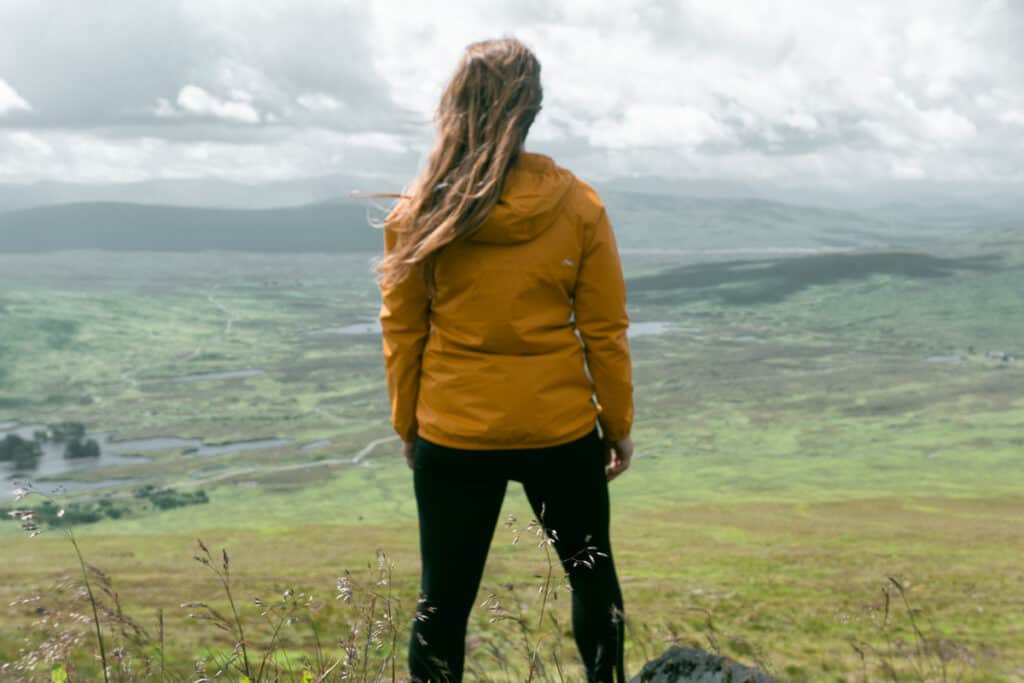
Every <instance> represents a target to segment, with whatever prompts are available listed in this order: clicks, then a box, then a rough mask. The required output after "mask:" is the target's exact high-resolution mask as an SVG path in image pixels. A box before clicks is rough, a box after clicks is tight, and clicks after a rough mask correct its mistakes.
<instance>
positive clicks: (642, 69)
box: [0, 0, 1024, 186]
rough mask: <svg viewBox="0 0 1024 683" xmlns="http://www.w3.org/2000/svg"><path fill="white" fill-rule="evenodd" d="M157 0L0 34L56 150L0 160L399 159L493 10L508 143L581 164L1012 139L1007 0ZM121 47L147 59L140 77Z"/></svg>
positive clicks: (958, 167)
mask: <svg viewBox="0 0 1024 683" xmlns="http://www.w3.org/2000/svg"><path fill="white" fill-rule="evenodd" d="M36 2H37V3H39V5H45V4H46V3H48V2H56V0H36ZM156 4H159V7H158V8H155V9H154V8H153V6H150V5H149V4H146V3H143V4H139V5H137V6H136V5H132V7H133V8H135V9H132V10H131V11H127V10H124V9H123V8H122V9H119V10H118V11H117V12H104V11H103V10H100V9H96V10H90V11H92V12H93V13H94V14H95V15H96V17H95V18H96V21H95V22H94V24H95V27H96V28H95V30H96V31H98V32H101V33H102V35H101V36H99V37H101V38H102V40H85V39H84V38H83V37H82V34H81V28H80V25H81V21H80V19H81V16H80V15H76V16H69V17H67V18H57V19H53V18H52V17H50V18H51V19H52V21H54V22H56V24H55V25H54V26H53V27H52V28H53V32H52V36H53V38H52V40H51V41H50V42H47V43H46V44H45V45H43V46H42V47H40V48H39V51H43V50H44V48H45V54H48V55H50V54H53V55H58V56H55V57H53V60H52V61H53V63H57V64H61V65H67V66H66V67H65V66H62V67H61V68H60V69H47V70H42V71H41V72H40V73H39V74H38V75H36V73H35V71H36V70H37V69H43V67H42V66H37V65H40V64H44V62H45V60H42V59H40V57H39V55H38V54H37V53H36V52H33V50H34V49H35V48H34V47H33V43H32V42H30V41H25V40H23V41H21V42H18V43H17V44H15V45H14V46H13V47H11V46H5V45H4V43H3V41H0V63H4V64H9V63H10V64H14V65H15V67H16V68H12V70H11V71H7V72H5V74H4V75H5V76H6V77H8V78H10V79H11V80H12V82H17V83H18V84H19V88H20V89H21V92H20V93H15V92H14V91H13V90H12V89H10V86H8V85H7V84H6V83H5V82H4V81H0V112H2V111H4V110H5V103H6V110H7V111H8V112H9V115H8V116H4V117H0V126H8V127H10V128H11V129H14V128H17V129H18V130H24V131H29V132H31V133H32V134H33V135H35V136H36V137H37V139H39V140H40V141H42V142H44V143H46V144H48V145H50V146H51V147H52V149H53V150H54V154H53V155H52V157H51V158H50V162H48V163H49V165H47V163H44V162H43V161H41V159H43V157H42V156H39V155H38V154H36V153H33V152H30V151H28V150H27V149H23V148H22V147H17V150H18V151H17V155H16V158H17V159H20V160H23V162H22V161H10V160H9V159H5V164H6V165H5V167H4V168H5V169H15V170H8V171H5V173H9V174H10V175H12V176H16V175H19V173H20V176H21V177H29V176H32V177H53V178H61V177H63V175H64V174H66V175H67V176H68V177H78V178H81V177H91V176H92V175H97V176H103V175H104V174H112V173H115V172H116V168H115V166H114V163H113V162H112V161H109V160H108V159H107V158H106V157H104V156H103V154H99V156H98V157H96V158H95V159H90V157H89V156H88V155H85V154H78V153H77V152H76V151H74V150H81V149H84V147H83V145H84V140H85V139H87V138H90V139H92V140H93V141H94V143H95V147H94V148H93V151H97V150H105V149H113V150H116V152H114V153H115V156H117V155H119V159H120V161H119V163H124V164H126V166H125V168H127V169H132V170H130V171H125V172H126V173H139V174H146V173H150V174H155V175H161V174H163V173H165V172H166V173H188V172H192V171H194V172H195V173H197V174H200V175H202V174H206V173H218V174H224V175H227V176H230V177H241V176H248V177H251V178H253V179H257V178H260V177H270V176H272V177H277V176H278V175H279V174H281V173H288V172H293V173H295V174H298V175H306V174H314V173H319V172H329V171H330V170H331V169H333V168H335V164H345V165H347V166H348V167H349V169H348V170H353V167H354V166H357V165H358V164H365V165H366V167H365V168H366V169H373V168H374V167H375V165H377V164H382V165H390V166H388V168H389V169H392V170H395V169H397V170H398V171H400V172H401V173H404V174H407V175H408V174H411V173H412V172H414V171H415V169H416V162H417V159H420V160H422V156H423V154H425V152H426V151H427V150H428V149H429V147H430V144H431V141H432V136H433V126H432V121H431V119H432V115H433V112H434V108H435V107H436V104H437V99H438V97H439V95H440V93H441V90H442V88H443V87H444V85H445V82H446V80H447V79H448V77H449V76H450V74H451V72H452V70H453V68H454V66H455V64H456V62H457V60H458V59H459V57H460V54H461V52H462V50H463V48H464V46H465V45H466V44H468V43H470V42H472V41H475V40H479V39H482V38H486V37H495V36H500V35H502V34H506V33H511V34H515V35H517V36H519V37H520V38H522V39H524V40H525V42H527V43H528V44H529V45H530V46H531V47H533V48H534V49H535V51H536V52H537V54H538V56H539V58H540V60H541V62H542V64H543V79H544V87H545V102H544V109H543V112H542V113H541V115H540V117H539V118H538V120H537V122H536V124H535V127H534V130H533V132H532V134H531V138H530V141H529V145H530V146H532V147H533V148H534V149H536V150H537V151H547V152H549V153H552V154H553V155H555V156H557V158H558V159H559V160H560V161H561V162H562V163H564V164H565V165H566V166H568V167H570V168H573V169H574V170H577V171H578V172H580V173H581V174H583V175H586V176H588V177H590V178H592V179H601V178H604V177H608V176H613V175H619V174H622V175H626V174H665V175H686V176H694V177H725V178H730V179H739V180H755V181H756V180H760V179H777V180H778V179H782V180H793V179H799V180H800V182H804V183H806V184H807V185H808V186H811V185H815V184H817V185H830V184H835V183H851V184H856V183H870V182H874V181H879V180H881V181H885V180H886V179H889V178H892V177H903V178H907V177H910V178H913V177H917V178H922V179H950V178H960V177H963V176H964V175H965V174H974V175H976V176H978V177H983V178H987V179H993V180H1004V181H1005V180H1010V179H1013V178H1014V177H1019V176H1020V175H1021V170H1020V169H1022V168H1024V147H1021V146H1020V145H1017V144H1007V141H1006V138H1007V126H1014V127H1017V126H1024V71H1022V70H1021V69H1020V68H1019V65H1020V63H1021V62H1022V60H1024V49H1022V47H1021V46H1022V43H1021V41H1020V40H1019V36H1020V35H1024V11H1022V8H1021V6H1020V3H1014V2H1007V1H1006V0H904V1H902V2H891V0H861V1H860V2H857V3H846V4H843V3H834V2H807V1H806V0H776V1H774V2H770V3H768V2H765V3H758V2H750V1H749V0H622V1H621V2H619V3H615V5H614V6H610V5H608V4H601V3H596V2H593V1H592V0H565V1H564V2H558V3H549V2H544V1H543V0H468V1H467V2H460V3H450V2H442V1H441V0H424V1H422V2H417V3H408V2H406V1H405V0H372V1H371V0H353V1H347V2H341V3H338V2H329V1H327V0H267V2H260V3H245V2H241V0H202V1H200V0H163V1H162V2H161V3H154V5H156ZM10 7H13V5H10ZM26 7H27V5H26ZM51 14H52V13H48V12H45V11H43V10H38V11H30V10H29V9H24V10H22V11H19V12H12V11H9V10H8V9H5V7H4V6H2V3H0V25H4V26H5V27H6V26H13V27H14V29H16V30H14V29H12V30H11V31H10V34H11V35H12V36H15V37H17V36H22V35H35V34H37V33H39V32H38V31H35V30H34V26H37V25H41V22H42V21H44V20H45V19H46V18H47V17H49V16H50V15H51ZM76 18H77V19H78V21H76ZM128 20H130V21H128ZM33 22H35V23H33ZM126 22H127V23H126ZM153 22H159V23H160V24H161V25H166V26H168V28H169V29H173V32H171V33H169V35H171V36H172V37H171V38H168V39H166V40H164V41H163V42H160V39H159V38H146V39H145V40H142V39H141V38H140V37H139V36H140V35H142V32H141V31H139V30H137V29H138V27H140V26H145V25H148V24H150V23H153ZM48 26H49V25H48ZM47 35H51V33H47ZM153 41H157V42H153ZM126 52H127V53H132V54H136V53H138V54H144V56H145V58H146V62H147V63H153V64H155V65H157V66H159V67H160V68H158V69H154V70H153V72H152V73H149V72H147V73H146V74H145V78H143V77H141V76H139V74H138V73H136V72H137V69H129V68H128V67H127V66H125V64H124V61H123V58H122V55H123V54H125V53H126ZM58 53H59V54H58ZM58 57H59V58H58ZM82 64H89V65H91V66H90V68H89V69H86V68H84V67H81V65H82ZM5 68H6V67H5ZM107 78H109V83H108V82H107V81H106V79H107ZM61 79H67V80H64V81H62V80H61ZM101 82H102V84H104V85H109V86H110V88H109V89H108V88H105V87H98V84H100V83H101ZM5 88H7V89H8V90H9V92H8V91H7V90H5ZM12 93H13V94H12ZM60 93H63V94H62V95H59V96H58V94H60ZM97 93H102V94H104V96H105V97H106V98H107V99H103V98H101V97H100V95H99V94H97ZM111 93H112V94H111ZM101 100H102V101H101ZM28 101H31V103H32V105H29V104H28ZM19 102H20V103H23V105H24V106H22V105H21V104H16V105H12V104H11V103H19ZM82 103H85V104H82ZM12 106H14V109H12ZM30 106H34V107H35V109H36V111H34V112H33V113H32V115H31V117H26V116H25V115H24V110H25V109H26V108H28V107H30ZM79 106H81V107H82V109H81V112H80V113H79V112H78V111H77V110H76V109H75V107H79ZM53 112H56V113H55V114H53V116H55V117H56V118H55V119H53V120H47V121H38V122H36V119H37V118H40V117H43V116H44V115H50V114H52V113H53ZM76 117H77V118H76ZM79 119H80V121H81V126H80V128H79V129H78V130H79V132H78V133H77V134H76V137H75V138H74V140H73V142H70V143H69V144H71V145H72V147H73V150H72V151H69V152H68V153H67V154H64V153H63V152H62V145H63V144H64V143H65V142H67V141H68V139H67V138H62V137H60V135H59V134H58V133H57V132H54V131H55V129H59V128H72V129H73V128H74V126H75V122H76V121H78V120H79ZM140 121H141V123H140ZM225 122H227V123H230V124H237V125H224V123H225ZM55 123H56V124H58V125H54V124H55ZM256 123H265V124H270V125H252V124H256ZM28 124H31V125H28ZM2 130H3V129H0V131H2ZM329 131H333V133H331V132H329ZM136 136H141V138H148V139H150V140H151V141H153V140H155V141H159V144H158V145H155V146H154V144H155V143H151V146H150V147H146V146H145V145H144V144H143V143H142V142H140V139H141V138H140V137H136ZM197 144H203V145H206V146H205V147H202V148H200V147H196V146H195V145H197ZM4 149H5V151H6V150H14V149H15V143H14V142H12V141H10V140H8V141H7V143H6V145H5V148H4ZM146 149H148V150H149V151H145V152H144V151H141V150H146ZM242 150H244V151H242ZM234 152H238V154H237V156H235V155H234ZM12 153H13V152H12ZM203 155H205V156H204V157H203V162H204V163H202V164H200V163H198V162H197V161H196V160H197V159H198V158H199V157H200V156H203ZM243 159H244V163H243V162H242V160H243ZM59 160H63V161H59ZM232 160H235V164H236V165H234V166H232ZM58 161H59V163H58ZM18 163H24V164H25V166H23V167H21V168H20V169H16V166H17V164H18ZM164 164H166V165H167V169H165V168H164V167H163V166H162V165H164ZM402 164H404V166H402ZM90 168H92V169H93V170H89V169H90ZM1015 174H1016V175H1015ZM794 182H795V180H794Z"/></svg>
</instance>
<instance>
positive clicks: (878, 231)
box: [0, 176, 1024, 252]
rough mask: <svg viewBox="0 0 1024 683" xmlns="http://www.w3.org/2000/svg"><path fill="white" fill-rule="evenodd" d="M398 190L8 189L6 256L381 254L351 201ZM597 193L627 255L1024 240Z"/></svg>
mask: <svg viewBox="0 0 1024 683" xmlns="http://www.w3.org/2000/svg"><path fill="white" fill-rule="evenodd" d="M400 189H401V186H400V185H399V184H398V183H397V182H396V181H395V180H393V179H391V180H389V179H377V180H366V179H360V178H355V177H348V176H324V177H320V178H306V179H297V180H292V181H281V182H272V183H264V184H259V185H247V184H243V183H232V182H229V181H222V180H216V179H209V180H158V181H147V182H141V183H127V184H118V185H78V184H72V183H53V182H51V183H34V184H31V185H23V186H20V185H0V252H39V251H52V250H59V249H107V250H163V251H197V250H207V249H221V250H239V251H270V252H274V251H285V252H288V251H293V252H339V251H377V250H379V249H380V247H381V243H382V238H381V235H380V232H379V231H378V230H375V229H374V228H372V227H371V226H370V225H369V221H368V218H369V216H373V217H375V218H380V217H382V216H383V210H382V209H381V208H380V206H381V204H385V205H386V203H387V202H386V201H385V202H383V203H377V205H376V206H375V205H374V203H373V202H368V201H364V200H353V199H350V198H349V196H348V195H349V192H351V191H352V190H363V191H375V190H379V191H398V190H400ZM597 189H598V190H599V192H600V193H601V196H602V197H603V199H604V201H605V203H606V205H607V206H608V212H609V215H610V216H611V217H612V220H613V223H614V225H615V228H616V233H617V236H618V238H619V246H620V247H622V248H624V249H642V250H650V249H669V250H686V251H690V250H695V251H700V250H715V249H733V248H745V249H801V248H806V249H815V248H823V247H831V248H874V247H886V246H912V245H919V244H922V243H931V242H935V241H937V240H938V241H945V240H959V239H966V238H970V239H972V240H973V239H978V238H981V239H985V238H986V237H988V236H992V237H995V236H998V235H1004V234H1006V233H1007V232H1008V231H1012V232H1014V233H1016V234H1019V231H1020V229H1021V228H1024V207H1022V206H1021V204H1020V203H1018V202H1015V201H1010V200H1008V199H1007V198H1006V197H1005V196H1003V195H998V196H993V197H984V196H981V195H978V196H977V197H975V198H974V199H972V200H970V201H967V200H963V199H957V198H955V197H952V196H951V197H947V198H944V199H935V200H926V201H923V202H922V201H919V200H920V198H921V197H922V196H923V195H921V194H920V193H918V194H917V195H914V196H915V197H917V199H915V200H907V201H900V202H895V201H894V202H886V203H883V204H878V205H874V206H870V207H866V208H863V209H860V210H851V209H849V208H846V209H836V208H823V207H822V206H818V205H814V204H813V202H811V203H808V204H804V203H802V202H800V201H799V200H800V199H801V197H799V196H795V197H794V198H793V200H792V201H779V200H776V199H771V198H766V197H763V196H753V195H756V194H758V193H763V194H772V192H773V190H772V188H768V189H767V190H758V189H757V188H755V187H752V186H747V185H740V184H735V183H715V182H713V181H671V180H668V179H664V178H627V179H619V180H614V181H609V182H607V183H604V184H597ZM688 191H689V192H693V193H694V194H689V193H688ZM698 192H700V193H703V195H704V196H699V195H697V194H695V193H698ZM776 194H777V193H776ZM847 199H849V198H847ZM838 203H840V204H841V203H843V202H838ZM845 203H846V204H849V203H850V202H845Z"/></svg>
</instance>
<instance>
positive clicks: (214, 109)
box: [177, 84, 260, 123]
mask: <svg viewBox="0 0 1024 683" xmlns="http://www.w3.org/2000/svg"><path fill="white" fill-rule="evenodd" d="M177 103H178V106H179V107H181V108H182V109H184V110H186V111H188V112H191V113H193V114H203V115H207V116H215V117H217V118H220V119H227V120H230V121H239V122H241V123H259V122H260V114H259V112H258V111H256V109H255V108H253V106H252V105H251V104H249V103H248V102H238V101H233V100H223V99H220V98H219V97H216V96H214V95H211V94H210V93H208V92H207V91H205V90H203V89H202V88H200V87H199V86H198V85H191V84H189V85H186V86H185V87H184V88H182V89H181V90H180V91H179V92H178V99H177Z"/></svg>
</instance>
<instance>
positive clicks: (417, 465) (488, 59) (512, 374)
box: [377, 39, 633, 682]
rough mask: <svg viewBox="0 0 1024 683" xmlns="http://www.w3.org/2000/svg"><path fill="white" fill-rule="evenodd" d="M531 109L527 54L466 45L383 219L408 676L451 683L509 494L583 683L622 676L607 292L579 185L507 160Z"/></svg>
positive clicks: (499, 43) (615, 386) (606, 229)
mask: <svg viewBox="0 0 1024 683" xmlns="http://www.w3.org/2000/svg"><path fill="white" fill-rule="evenodd" d="M540 105H541V85H540V64H539V62H538V61H537V59H536V57H535V56H534V55H533V54H532V53H531V52H530V50H529V49H527V48H526V47H525V46H524V45H523V44H522V43H520V42H519V41H517V40H515V39H501V40H490V41H484V42H479V43H474V44H472V45H470V46H469V47H468V48H467V49H466V52H465V54H464V56H463V59H462V61H461V63H460V64H459V66H458V68H457V70H456V72H455V74H454V76H453V77H452V79H451V82H450V83H449V84H448V86H447V88H446V90H445V91H444V94H443V96H442V98H441V102H440V106H439V107H438V110H437V116H436V122H437V127H438V136H437V140H436V144H435V146H434V148H433V151H432V153H431V155H430V157H429V161H428V163H427V165H426V168H425V169H424V170H423V171H422V172H421V173H420V174H419V176H418V177H417V178H416V180H415V181H414V182H413V183H412V186H411V188H410V189H409V191H408V192H407V193H406V194H405V195H402V199H401V200H400V201H399V202H398V204H397V205H396V207H395V208H394V209H393V210H392V212H391V213H390V214H389V216H388V218H387V219H386V221H385V223H384V246H385V255H384V258H383V259H382V260H381V261H380V263H379V264H378V267H377V269H378V272H379V274H380V278H379V282H380V286H381V294H382V306H381V310H380V321H381V326H382V328H383V337H384V343H383V352H384V358H385V368H386V374H387V385H388V391H389V395H390V399H391V419H392V423H393V425H394V428H395V430H396V431H397V432H398V434H399V435H400V436H401V438H402V441H403V446H404V453H405V458H406V461H407V462H408V464H409V466H410V467H411V468H412V469H413V471H414V473H413V482H414V489H415V493H416V503H417V510H418V516H419V530H420V554H421V560H422V578H421V595H420V603H419V606H418V609H417V617H416V619H415V620H414V622H413V625H412V633H411V637H410V643H409V668H410V673H411V676H412V680H414V681H423V682H425V681H434V682H440V681H460V680H461V679H462V672H463V664H464V658H465V647H464V644H465V635H466V626H467V620H468V617H469V613H470V609H471V608H472V606H473V603H474V601H475V598H476V594H477V591H478V589H479V585H480V579H481V575H482V573H483V569H484V564H485V562H486V559H487V552H488V548H489V545H490V541H491V539H492V537H493V535H494V529H495V525H496V523H497V519H498V515H499V513H500V510H501V505H502V501H503V499H504V494H505V489H506V485H507V483H508V481H509V480H510V479H512V480H516V481H519V482H521V483H522V484H523V487H524V489H525V491H526V495H527V497H528V499H529V501H530V504H531V506H532V507H533V510H534V512H535V514H536V515H537V518H538V520H540V521H541V523H542V524H543V525H544V527H545V529H546V530H547V532H548V534H549V538H551V539H552V540H553V541H554V547H555V549H556V550H557V551H558V555H559V557H560V559H561V561H562V564H563V566H564V567H565V570H566V572H567V573H568V576H569V581H570V584H571V586H572V588H573V591H572V614H573V618H572V623H573V632H574V637H575V639H576V642H577V645H578V647H579V650H580V654H581V656H582V658H583V664H584V666H585V668H586V670H587V676H588V680H589V681H602V682H604V681H612V680H613V675H614V676H616V680H618V681H624V680H625V677H624V674H623V661H622V659H623V634H624V628H623V626H624V624H623V617H624V614H623V605H622V595H621V593H620V590H619V584H618V578H617V576H616V573H615V566H614V563H613V561H612V552H611V544H610V541H609V535H608V517H609V500H608V481H610V480H611V479H614V478H615V477H616V476H618V475H619V474H621V473H622V472H623V471H624V470H625V469H626V468H627V467H629V463H630V459H631V457H632V453H633V444H632V441H631V440H630V438H629V434H630V428H631V426H632V419H633V403H632V394H633V386H632V376H631V364H630V355H629V346H628V342H627V339H626V328H627V326H628V324H629V318H628V317H627V314H626V306H625V304H626V291H625V284H624V281H623V277H622V267H621V264H620V261H619V255H618V251H617V247H616V242H615V237H614V234H613V232H612V228H611V226H610V224H609V221H608V216H607V214H606V213H605V210H604V207H603V206H602V204H601V201H600V199H599V198H598V196H597V194H596V193H595V192H594V190H593V189H592V188H591V187H590V186H589V185H587V184H586V183H585V182H583V181H581V180H578V179H577V178H576V177H574V176H573V175H572V174H571V173H570V172H569V171H567V170H565V169H563V168H560V167H559V166H557V165H556V164H555V163H554V161H552V160H551V159H550V158H548V157H546V156H543V155H539V154H531V153H529V152H526V151H524V150H523V143H524V141H525V139H526V135H527V132H528V131H529V129H530V125H531V124H532V123H533V120H534V117H535V116H536V114H537V112H538V111H540V108H541V107H540ZM595 394H596V399H597V400H596V401H595V400H594V397H595ZM584 559H585V560H587V562H583V561H581V560H584Z"/></svg>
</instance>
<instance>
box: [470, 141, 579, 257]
mask: <svg viewBox="0 0 1024 683" xmlns="http://www.w3.org/2000/svg"><path fill="white" fill-rule="evenodd" d="M574 180H575V178H574V177H573V175H572V173H570V172H569V171H567V170H565V169H564V168H561V167H559V166H557V165H556V164H555V162H554V161H553V160H552V159H551V158H550V157H547V156H544V155H542V154H530V153H523V154H520V156H519V158H518V159H517V160H516V162H515V163H514V164H513V165H512V167H511V168H510V169H509V172H508V175H506V176H505V183H504V186H503V187H502V192H501V197H500V198H499V199H498V203H497V204H496V205H495V206H494V210H493V211H492V212H491V215H490V217H488V219H487V220H486V221H484V223H483V225H481V226H480V228H479V229H477V231H476V232H474V233H473V235H472V236H471V237H470V238H469V239H470V240H471V241H474V242H480V243H484V244H515V243H518V242H526V241H528V240H531V239H533V238H534V237H536V236H537V235H539V234H540V233H542V232H544V231H545V230H547V229H548V228H549V227H551V224H552V223H554V221H555V219H556V218H557V217H558V209H559V207H560V206H561V204H562V202H563V200H564V199H565V197H566V195H567V194H568V192H569V190H570V189H571V188H572V186H573V181H574Z"/></svg>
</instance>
